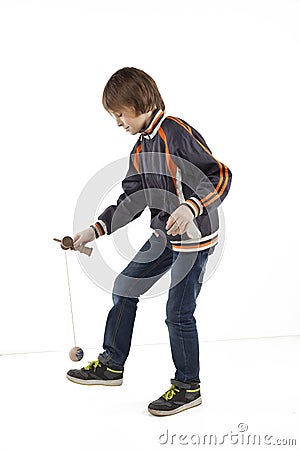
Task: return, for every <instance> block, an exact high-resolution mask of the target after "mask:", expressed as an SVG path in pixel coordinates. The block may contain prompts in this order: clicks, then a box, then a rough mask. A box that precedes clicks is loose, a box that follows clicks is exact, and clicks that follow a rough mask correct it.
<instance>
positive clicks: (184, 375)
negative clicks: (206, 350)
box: [98, 233, 209, 382]
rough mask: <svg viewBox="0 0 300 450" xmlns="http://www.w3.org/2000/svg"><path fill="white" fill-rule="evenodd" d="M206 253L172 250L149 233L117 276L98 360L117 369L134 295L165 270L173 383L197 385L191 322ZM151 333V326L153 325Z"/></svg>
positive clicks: (193, 322)
mask: <svg viewBox="0 0 300 450" xmlns="http://www.w3.org/2000/svg"><path fill="white" fill-rule="evenodd" d="M208 253H209V250H205V251H200V252H191V253H188V252H186V253H183V252H181V253H179V252H173V251H172V250H171V249H170V248H169V247H167V246H165V241H164V239H163V238H162V236H159V237H157V236H156V235H155V234H154V233H153V235H152V236H151V237H150V239H148V241H147V242H146V243H145V244H144V245H143V247H142V248H141V249H140V250H139V252H138V253H137V254H136V255H135V257H134V258H133V260H132V261H131V262H130V263H129V264H128V266H127V267H126V268H125V269H124V270H123V271H122V272H121V273H120V275H118V276H117V277H116V280H115V283H114V289H113V304H114V305H113V307H112V309H111V310H110V312H109V314H108V317H107V322H106V328H105V334H104V343H103V349H104V352H103V353H101V354H100V355H99V357H98V358H99V361H100V362H102V363H104V364H107V365H110V366H111V367H114V368H115V369H122V368H123V367H124V364H125V361H126V359H127V356H128V354H129V350H130V345H131V338H132V332H133V326H134V321H135V316H136V310H137V304H138V301H139V296H140V295H142V294H144V293H145V292H147V290H148V289H150V287H151V286H153V284H154V283H155V282H156V281H158V280H159V279H160V278H161V277H162V276H163V275H164V274H165V273H166V272H167V271H168V270H169V269H171V285H170V288H169V294H168V301H167V305H166V324H167V326H168V331H169V339H170V345H171V352H172V359H173V362H174V365H175V367H176V373H175V379H176V380H179V381H183V382H186V381H198V382H199V381H200V379H199V370H200V367H199V343H198V333H197V327H196V320H195V318H194V311H195V308H196V299H197V296H198V294H199V292H200V289H201V286H202V280H203V275H204V272H205V266H206V263H207V259H208ZM153 330H155V323H154V324H153Z"/></svg>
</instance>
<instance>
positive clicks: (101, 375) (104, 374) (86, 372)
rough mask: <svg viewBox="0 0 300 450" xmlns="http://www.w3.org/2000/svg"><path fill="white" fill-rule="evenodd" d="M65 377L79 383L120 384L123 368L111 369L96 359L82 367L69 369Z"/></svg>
mask: <svg viewBox="0 0 300 450" xmlns="http://www.w3.org/2000/svg"><path fill="white" fill-rule="evenodd" d="M67 378H68V380H70V381H73V382H74V383H79V384H90V385H92V384H103V385H105V386H120V385H121V384H122V383H123V370H116V369H111V368H110V367H108V366H106V365H105V364H101V363H100V362H99V361H98V360H97V361H92V362H90V363H89V364H88V365H87V366H86V367H83V368H82V369H72V370H69V372H68V373H67Z"/></svg>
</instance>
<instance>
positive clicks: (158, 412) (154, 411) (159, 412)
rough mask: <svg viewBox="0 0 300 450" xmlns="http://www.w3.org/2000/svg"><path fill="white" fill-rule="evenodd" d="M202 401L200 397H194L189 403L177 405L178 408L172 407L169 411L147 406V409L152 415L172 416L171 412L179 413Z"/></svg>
mask: <svg viewBox="0 0 300 450" xmlns="http://www.w3.org/2000/svg"><path fill="white" fill-rule="evenodd" d="M201 403H202V399H201V397H199V398H196V399H195V400H193V401H192V402H190V403H186V404H185V405H182V406H179V408H176V409H172V410H169V411H164V410H159V409H150V408H148V411H149V413H150V414H152V415H153V416H172V415H173V414H177V413H180V412H182V411H185V410H186V409H190V408H194V407H195V406H199V405H201Z"/></svg>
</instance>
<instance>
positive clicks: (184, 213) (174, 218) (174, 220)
mask: <svg viewBox="0 0 300 450" xmlns="http://www.w3.org/2000/svg"><path fill="white" fill-rule="evenodd" d="M194 218H195V217H194V214H193V213H192V211H191V210H190V208H189V207H188V206H186V205H180V206H179V207H178V208H177V209H175V211H174V212H172V214H171V215H170V217H169V219H168V221H167V224H166V230H167V234H171V235H172V236H176V235H177V234H180V235H182V234H184V233H185V232H186V230H187V227H188V225H189V224H190V223H191V222H193V220H194Z"/></svg>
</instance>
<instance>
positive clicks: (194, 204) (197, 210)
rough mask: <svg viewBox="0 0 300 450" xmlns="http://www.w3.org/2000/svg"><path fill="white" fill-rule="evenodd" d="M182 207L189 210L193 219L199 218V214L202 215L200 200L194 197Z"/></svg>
mask: <svg viewBox="0 0 300 450" xmlns="http://www.w3.org/2000/svg"><path fill="white" fill-rule="evenodd" d="M183 205H186V206H188V207H189V208H190V210H191V211H192V212H193V214H194V216H195V218H196V217H198V216H201V214H202V213H203V206H202V205H201V202H200V200H199V199H198V198H196V197H190V198H188V199H187V200H185V201H184V202H183Z"/></svg>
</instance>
